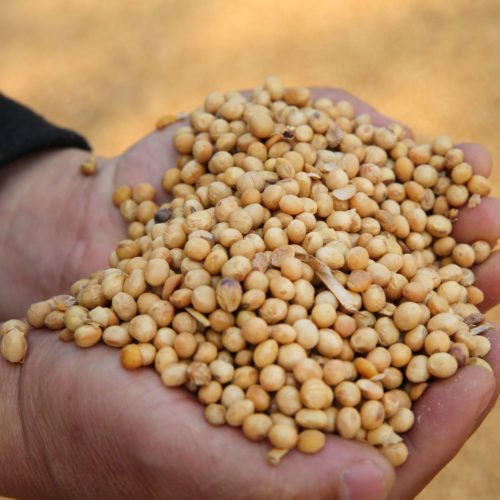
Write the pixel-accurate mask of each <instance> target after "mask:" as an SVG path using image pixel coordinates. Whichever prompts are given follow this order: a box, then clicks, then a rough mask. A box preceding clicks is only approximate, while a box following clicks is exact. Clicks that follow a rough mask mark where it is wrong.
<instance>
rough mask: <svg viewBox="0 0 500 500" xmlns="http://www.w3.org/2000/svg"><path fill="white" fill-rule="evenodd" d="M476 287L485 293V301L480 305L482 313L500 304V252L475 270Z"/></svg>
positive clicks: (496, 252) (495, 253)
mask: <svg viewBox="0 0 500 500" xmlns="http://www.w3.org/2000/svg"><path fill="white" fill-rule="evenodd" d="M474 275H475V277H476V279H475V283H474V284H475V285H476V286H477V287H479V288H480V289H481V290H482V291H483V292H484V301H483V302H481V304H479V306H478V307H479V309H480V310H481V311H483V312H484V311H488V310H489V309H491V308H492V307H494V306H496V305H497V304H498V303H499V302H500V287H499V286H498V281H499V277H500V251H498V250H497V251H495V252H493V253H492V254H491V255H490V256H489V258H488V259H487V260H486V261H485V262H483V263H482V264H480V265H479V266H476V267H475V268H474Z"/></svg>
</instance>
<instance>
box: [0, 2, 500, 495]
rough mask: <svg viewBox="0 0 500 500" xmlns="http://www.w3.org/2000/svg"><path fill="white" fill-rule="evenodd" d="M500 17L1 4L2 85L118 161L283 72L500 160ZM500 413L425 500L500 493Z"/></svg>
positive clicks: (257, 6)
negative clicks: (165, 123)
mask: <svg viewBox="0 0 500 500" xmlns="http://www.w3.org/2000/svg"><path fill="white" fill-rule="evenodd" d="M499 22H500V2H498V0H481V1H479V2H474V1H466V0H447V1H443V0H441V1H439V2H436V1H432V0H426V1H422V0H405V1H401V0H394V1H390V0H387V1H383V0H371V1H367V0H353V1H347V0H344V1H331V0H330V1H326V0H322V1H300V0H279V1H271V0H267V1H266V0H251V1H250V0H231V1H229V0H227V1H206V0H203V1H202V0H198V1H196V0H183V1H181V0H179V1H166V0H149V1H147V2H135V1H134V2H132V1H128V2H127V1H123V0H87V1H85V2H81V1H78V0H43V1H40V0H24V1H21V0H2V1H1V6H0V47H1V48H0V88H1V89H2V91H3V92H5V93H7V94H10V95H12V96H15V97H16V98H18V99H19V100H21V101H24V102H27V103H29V104H31V105H32V106H33V107H34V108H36V109H38V110H39V111H40V112H41V113H43V114H45V115H46V116H47V117H49V118H50V119H51V120H53V121H56V122H58V123H60V124H64V125H66V126H69V127H73V128H75V129H77V130H79V131H81V132H83V133H84V134H85V135H86V136H87V137H88V138H89V140H90V141H91V142H92V144H93V145H94V147H95V150H96V152H97V153H98V154H102V155H115V154H118V153H120V152H121V151H122V150H123V149H124V148H125V147H126V146H128V145H129V144H131V143H132V142H133V141H135V140H137V139H138V138H140V137H141V136H142V135H143V134H146V133H147V132H148V131H149V130H150V129H151V127H152V125H153V124H154V122H155V120H156V118H157V117H158V116H159V115H160V114H162V113H164V112H173V111H179V110H189V109H190V108H192V107H193V106H195V105H196V104H198V103H199V102H200V101H201V99H202V98H203V97H204V96H205V94H207V93H208V92H209V91H212V90H228V89H238V88H245V87H247V88H248V87H250V86H255V85H257V84H259V83H260V82H261V81H262V79H263V78H264V76H265V75H268V74H277V75H279V76H281V77H282V78H283V79H284V81H285V83H287V84H289V85H294V84H299V85H332V86H336V87H341V88H345V89H349V90H350V91H351V92H352V93H354V94H357V95H358V96H360V97H362V98H364V99H365V100H367V101H369V102H371V103H372V104H373V105H375V106H376V107H377V108H379V109H380V110H382V111H383V112H384V113H387V114H390V115H392V116H393V117H394V118H397V119H398V120H401V121H404V122H406V123H408V124H409V125H411V126H412V127H413V129H414V131H415V132H416V135H417V137H418V138H419V139H422V140H425V139H429V138H431V137H432V136H434V135H436V134H441V133H448V134H449V135H451V136H452V137H453V138H454V140H456V141H457V142H460V141H476V142H482V143H484V144H485V145H487V146H488V147H489V148H490V150H491V152H492V154H493V157H494V159H495V160H496V163H497V164H498V160H499V159H500V141H499V139H498V114H499V112H500V92H499V90H498V81H499V79H500V65H499V59H500V58H499V56H500V29H499ZM0 119H1V117H0ZM494 180H495V193H496V195H499V194H500V171H499V172H497V173H496V174H495V175H494ZM494 316H496V317H497V318H498V319H500V314H495V315H494ZM457 417H459V416H457ZM499 417H500V407H499V406H498V405H497V407H496V409H495V411H494V412H493V413H492V414H491V415H490V416H489V418H488V420H487V421H486V422H485V424H484V425H483V427H482V428H481V429H480V431H478V433H477V434H476V435H475V436H474V437H473V438H472V439H471V440H470V441H469V442H468V443H467V445H466V446H465V447H464V448H463V450H462V451H461V452H460V453H459V455H458V456H457V457H456V458H455V459H454V460H453V462H452V463H451V464H450V465H449V466H448V467H446V468H445V469H444V470H443V471H442V472H441V473H440V474H439V475H438V477H437V478H436V479H435V480H434V481H433V482H432V483H431V484H430V486H428V487H427V488H426V489H425V491H424V492H423V493H422V494H421V495H420V496H419V499H420V500H431V499H433V500H434V499H441V498H449V499H453V500H455V499H457V500H462V499H472V498H474V499H476V498H479V499H485V500H490V499H491V500H493V499H494V498H498V492H499V491H500V434H499V433H498V432H496V431H497V425H495V424H496V423H498V419H499Z"/></svg>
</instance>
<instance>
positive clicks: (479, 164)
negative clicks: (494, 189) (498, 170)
mask: <svg viewBox="0 0 500 500" xmlns="http://www.w3.org/2000/svg"><path fill="white" fill-rule="evenodd" d="M456 147H457V148H460V149H461V150H462V151H463V152H464V160H465V161H466V162H467V163H469V164H470V165H471V166H472V168H473V169H474V173H475V174H479V175H484V176H485V177H489V175H490V174H491V168H492V165H493V160H492V158H491V154H490V152H489V151H488V150H487V149H486V148H485V147H484V146H481V144H475V143H471V142H463V143H461V144H457V145H456Z"/></svg>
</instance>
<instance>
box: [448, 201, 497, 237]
mask: <svg viewBox="0 0 500 500" xmlns="http://www.w3.org/2000/svg"><path fill="white" fill-rule="evenodd" d="M499 213H500V200H499V199H496V198H484V199H483V200H481V203H480V205H479V206H477V207H475V208H462V209H460V211H459V212H458V219H457V220H456V221H455V222H454V223H453V233H452V236H453V237H454V238H455V239H456V240H457V241H460V242H463V243H472V242H474V241H477V240H486V241H488V242H490V243H492V244H494V243H495V242H496V240H497V239H498V238H499V237H500V217H499V216H498V214H499Z"/></svg>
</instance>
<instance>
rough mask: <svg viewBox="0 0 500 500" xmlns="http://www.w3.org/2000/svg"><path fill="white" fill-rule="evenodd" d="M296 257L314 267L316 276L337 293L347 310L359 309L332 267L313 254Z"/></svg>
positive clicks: (354, 310)
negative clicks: (333, 272)
mask: <svg viewBox="0 0 500 500" xmlns="http://www.w3.org/2000/svg"><path fill="white" fill-rule="evenodd" d="M296 257H297V258H298V259H299V260H300V261H302V262H305V263H306V264H308V265H310V266H311V267H312V269H313V270H314V272H315V274H316V276H318V278H319V279H320V280H321V281H322V282H323V283H324V285H325V286H326V287H327V288H328V289H329V290H330V291H331V292H332V293H333V295H335V297H336V298H337V300H338V301H339V302H340V303H341V304H342V306H343V307H344V308H345V310H346V311H347V312H350V313H353V312H356V311H357V310H358V308H357V306H356V304H355V303H354V301H353V299H352V297H351V295H350V294H349V292H348V291H347V290H346V289H345V288H344V287H343V286H342V285H341V284H340V282H339V281H338V280H337V279H336V278H335V277H334V276H333V274H332V271H331V269H330V268H329V267H328V266H327V265H326V264H324V263H323V262H321V261H320V260H319V259H317V258H316V257H313V256H312V255H307V254H301V253H298V254H296Z"/></svg>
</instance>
